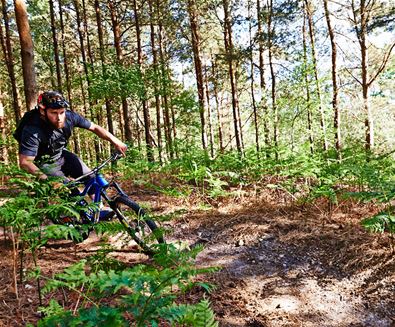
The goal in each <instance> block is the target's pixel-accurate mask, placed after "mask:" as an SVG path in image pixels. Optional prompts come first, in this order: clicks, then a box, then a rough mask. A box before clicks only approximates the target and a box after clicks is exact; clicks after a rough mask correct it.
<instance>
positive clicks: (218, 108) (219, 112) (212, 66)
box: [211, 55, 225, 153]
mask: <svg viewBox="0 0 395 327" xmlns="http://www.w3.org/2000/svg"><path fill="white" fill-rule="evenodd" d="M211 62H212V65H211V70H212V75H213V88H214V98H215V106H216V108H217V119H218V139H219V151H220V152H221V153H224V151H225V148H224V137H223V132H222V130H223V127H222V115H221V109H220V104H219V100H218V87H217V77H218V76H217V75H218V74H217V71H216V69H215V68H216V61H215V58H214V56H213V55H211Z"/></svg>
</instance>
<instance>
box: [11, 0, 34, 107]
mask: <svg viewBox="0 0 395 327" xmlns="http://www.w3.org/2000/svg"><path fill="white" fill-rule="evenodd" d="M14 6H15V18H16V24H17V26H18V33H19V40H20V44H21V58H22V73H23V85H24V91H25V101H26V109H27V110H28V111H29V110H31V109H33V108H34V107H35V105H36V104H37V84H36V73H35V70H34V50H33V40H32V36H31V34H30V26H29V20H28V17H27V10H26V4H25V1H24V0H14Z"/></svg>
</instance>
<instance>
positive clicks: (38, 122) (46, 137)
mask: <svg viewBox="0 0 395 327" xmlns="http://www.w3.org/2000/svg"><path fill="white" fill-rule="evenodd" d="M90 126H91V122H90V121H89V120H87V119H85V118H84V117H82V116H81V115H79V114H77V113H76V112H73V111H70V110H67V111H66V121H65V125H64V127H63V128H59V129H54V128H53V127H52V126H51V125H50V123H47V122H45V121H44V120H42V119H41V118H40V117H39V115H34V117H33V118H32V121H31V122H29V123H28V124H27V125H26V126H25V127H24V128H23V131H22V137H21V142H20V143H19V153H20V154H23V155H26V156H31V157H36V158H35V161H36V162H40V161H41V159H42V158H43V157H44V156H46V160H47V159H48V160H49V161H55V160H57V159H59V158H60V157H61V156H62V151H63V149H65V148H66V146H67V142H68V139H69V138H70V136H71V134H72V131H73V128H74V127H81V128H86V129H88V128H89V127H90Z"/></svg>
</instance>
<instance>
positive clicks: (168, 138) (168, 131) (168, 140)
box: [156, 0, 174, 159]
mask: <svg viewBox="0 0 395 327" xmlns="http://www.w3.org/2000/svg"><path fill="white" fill-rule="evenodd" d="M156 9H157V17H158V25H159V33H158V37H159V40H158V41H159V44H158V46H159V57H160V67H161V69H160V70H161V94H162V100H163V120H164V128H165V138H166V149H167V152H168V154H169V155H170V158H171V159H173V158H174V146H173V140H172V136H171V122H170V109H169V101H168V90H167V83H168V79H169V78H168V75H167V72H166V63H165V55H164V49H163V47H164V46H163V24H162V18H161V16H160V12H161V7H160V1H159V0H156Z"/></svg>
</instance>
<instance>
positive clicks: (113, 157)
mask: <svg viewBox="0 0 395 327" xmlns="http://www.w3.org/2000/svg"><path fill="white" fill-rule="evenodd" d="M121 158H122V153H121V152H119V151H115V152H114V153H113V154H111V156H110V157H108V158H107V159H106V160H104V161H103V162H102V163H101V164H100V165H98V166H96V167H95V168H93V169H92V170H91V171H90V172H89V173H86V174H84V175H82V176H80V177H78V178H76V179H74V180H73V181H72V182H70V183H76V182H79V181H80V180H82V179H83V178H85V177H88V176H90V175H92V174H97V173H98V172H99V171H100V170H101V169H102V168H103V167H104V166H105V165H107V164H108V163H109V162H114V161H117V160H119V159H121Z"/></svg>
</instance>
